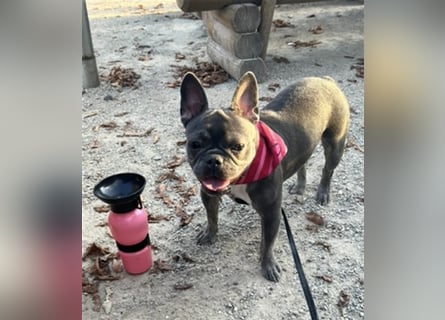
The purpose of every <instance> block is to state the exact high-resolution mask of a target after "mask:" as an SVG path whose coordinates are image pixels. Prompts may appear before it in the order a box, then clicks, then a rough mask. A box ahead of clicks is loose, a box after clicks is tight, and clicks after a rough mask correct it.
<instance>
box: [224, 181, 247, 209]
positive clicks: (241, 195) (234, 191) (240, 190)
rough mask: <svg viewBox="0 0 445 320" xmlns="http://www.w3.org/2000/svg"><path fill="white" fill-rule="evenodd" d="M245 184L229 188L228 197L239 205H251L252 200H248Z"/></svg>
mask: <svg viewBox="0 0 445 320" xmlns="http://www.w3.org/2000/svg"><path fill="white" fill-rule="evenodd" d="M246 188H247V184H236V185H232V186H230V191H229V196H230V198H232V199H233V200H234V201H236V202H238V203H241V204H248V205H250V206H251V205H252V200H251V199H250V197H249V195H248V194H247V191H246Z"/></svg>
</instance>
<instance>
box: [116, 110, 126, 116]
mask: <svg viewBox="0 0 445 320" xmlns="http://www.w3.org/2000/svg"><path fill="white" fill-rule="evenodd" d="M127 114H129V112H128V111H124V112H120V113H116V114H115V115H114V116H115V117H123V116H125V115H127Z"/></svg>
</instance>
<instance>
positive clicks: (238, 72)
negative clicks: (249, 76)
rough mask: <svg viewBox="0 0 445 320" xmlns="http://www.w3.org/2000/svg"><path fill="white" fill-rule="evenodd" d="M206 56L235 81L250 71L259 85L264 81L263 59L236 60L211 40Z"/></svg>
mask: <svg viewBox="0 0 445 320" xmlns="http://www.w3.org/2000/svg"><path fill="white" fill-rule="evenodd" d="M207 54H208V55H209V57H210V59H212V61H213V62H216V63H217V64H219V65H220V66H221V67H222V68H223V69H224V70H225V71H226V72H227V73H228V74H230V75H231V76H232V77H233V78H234V79H236V80H239V79H240V78H241V76H242V75H243V74H244V73H246V72H247V71H252V72H253V73H254V74H255V76H256V78H257V80H258V82H259V83H261V82H263V81H265V80H266V65H265V63H264V61H263V59H261V58H259V57H258V58H252V59H240V58H237V57H235V56H234V55H233V54H231V53H230V52H228V51H227V50H225V49H224V48H222V47H221V46H220V45H219V44H217V43H216V42H215V41H213V40H212V39H211V38H209V40H208V43H207Z"/></svg>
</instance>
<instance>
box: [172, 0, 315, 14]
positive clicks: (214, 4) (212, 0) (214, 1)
mask: <svg viewBox="0 0 445 320" xmlns="http://www.w3.org/2000/svg"><path fill="white" fill-rule="evenodd" d="M317 1H320V0H277V4H288V3H305V2H317ZM241 3H254V4H256V5H258V6H260V5H261V3H262V0H176V4H177V5H178V7H179V8H180V9H181V10H182V11H184V12H193V11H208V10H220V9H222V8H224V7H226V6H229V5H233V4H241Z"/></svg>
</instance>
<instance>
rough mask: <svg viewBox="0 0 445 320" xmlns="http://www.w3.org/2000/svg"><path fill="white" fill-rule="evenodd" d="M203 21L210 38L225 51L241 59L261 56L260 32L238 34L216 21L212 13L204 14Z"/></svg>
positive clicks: (261, 42)
mask: <svg viewBox="0 0 445 320" xmlns="http://www.w3.org/2000/svg"><path fill="white" fill-rule="evenodd" d="M202 20H203V21H204V24H205V25H206V26H207V31H208V33H209V35H210V37H211V38H212V39H213V40H214V41H215V42H216V43H218V44H219V45H221V46H222V47H223V48H224V49H226V50H227V51H229V52H230V53H232V54H233V55H234V56H235V57H238V58H240V59H248V58H255V57H258V56H260V54H261V50H262V49H263V41H262V36H261V34H260V33H258V32H250V33H237V32H234V31H233V30H231V29H230V28H228V27H226V26H225V25H224V24H222V23H221V22H219V20H218V19H214V18H213V15H212V13H211V12H203V13H202Z"/></svg>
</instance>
